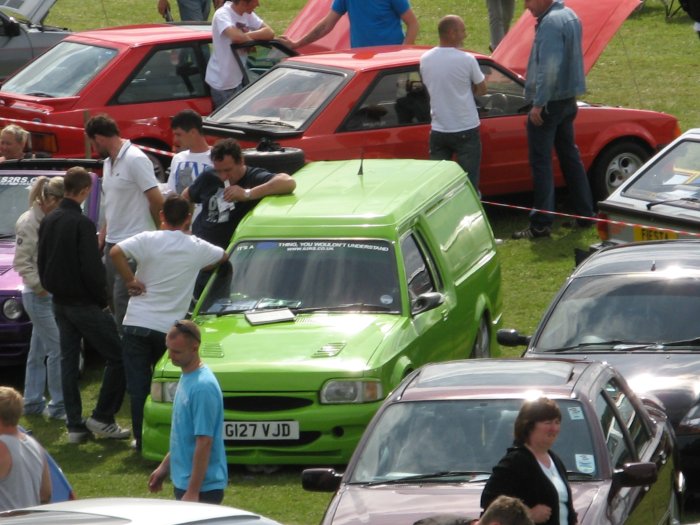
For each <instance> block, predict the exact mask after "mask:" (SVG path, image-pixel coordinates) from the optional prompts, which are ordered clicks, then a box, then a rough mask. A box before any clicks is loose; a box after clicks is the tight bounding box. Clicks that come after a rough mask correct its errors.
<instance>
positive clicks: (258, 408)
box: [224, 396, 313, 412]
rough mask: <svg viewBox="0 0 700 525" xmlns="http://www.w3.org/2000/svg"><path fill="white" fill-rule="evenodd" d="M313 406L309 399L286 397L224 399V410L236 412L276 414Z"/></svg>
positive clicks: (237, 397)
mask: <svg viewBox="0 0 700 525" xmlns="http://www.w3.org/2000/svg"><path fill="white" fill-rule="evenodd" d="M312 404H313V401H312V400H310V399H304V398H301V397H287V396H236V397H224V409H225V410H235V411H237V412H276V411H279V410H294V409H296V408H304V407H307V406H310V405H312Z"/></svg>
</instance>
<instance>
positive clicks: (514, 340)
mask: <svg viewBox="0 0 700 525" xmlns="http://www.w3.org/2000/svg"><path fill="white" fill-rule="evenodd" d="M496 340H497V341H498V344H499V345H501V346H527V345H529V344H530V336H529V335H521V334H520V332H518V331H517V330H514V329H512V328H503V329H501V330H499V331H498V332H496Z"/></svg>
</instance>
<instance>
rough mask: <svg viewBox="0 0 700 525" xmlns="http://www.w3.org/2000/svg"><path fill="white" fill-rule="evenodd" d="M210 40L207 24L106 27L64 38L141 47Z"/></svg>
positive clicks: (72, 40)
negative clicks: (202, 39) (201, 39)
mask: <svg viewBox="0 0 700 525" xmlns="http://www.w3.org/2000/svg"><path fill="white" fill-rule="evenodd" d="M207 37H209V38H211V26H210V25H209V24H205V23H202V24H194V23H188V24H141V25H131V26H118V27H107V28H104V29H93V30H90V31H81V32H79V33H73V34H72V35H70V36H69V37H67V38H66V40H67V41H70V42H83V41H85V40H91V41H103V42H105V43H118V44H123V45H128V46H133V47H135V46H143V45H152V44H161V43H167V42H181V41H188V40H196V39H200V38H207Z"/></svg>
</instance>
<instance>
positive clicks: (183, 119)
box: [167, 109, 213, 195]
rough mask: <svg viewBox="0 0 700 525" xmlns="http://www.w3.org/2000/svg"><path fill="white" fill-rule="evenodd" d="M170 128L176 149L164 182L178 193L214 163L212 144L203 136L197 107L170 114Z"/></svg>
mask: <svg viewBox="0 0 700 525" xmlns="http://www.w3.org/2000/svg"><path fill="white" fill-rule="evenodd" d="M170 129H171V130H172V132H173V143H174V144H175V147H176V148H177V149H178V151H179V153H177V154H176V155H175V156H174V157H173V161H172V163H171V164H170V176H169V177H168V183H167V186H168V189H169V190H170V191H172V192H174V193H177V194H178V195H180V194H181V193H182V192H183V191H185V188H187V187H189V186H190V184H192V183H193V182H194V179H196V178H197V177H199V175H200V174H201V173H202V172H203V171H204V170H205V169H206V168H208V167H211V166H213V163H212V161H211V156H210V152H211V147H210V146H209V144H208V143H207V141H206V139H205V138H204V129H203V128H202V116H201V115H200V114H199V113H197V112H196V111H193V110H191V109H184V110H182V111H180V112H179V113H178V114H177V115H175V116H174V117H173V118H172V121H171V122H170Z"/></svg>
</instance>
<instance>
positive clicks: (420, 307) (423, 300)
mask: <svg viewBox="0 0 700 525" xmlns="http://www.w3.org/2000/svg"><path fill="white" fill-rule="evenodd" d="M444 302H445V296H444V295H442V294H441V293H439V292H426V293H423V294H420V295H419V296H418V297H416V298H415V300H414V301H413V308H411V311H412V312H413V313H414V314H419V313H421V312H425V311H427V310H432V309H433V308H435V307H436V306H440V305H441V304H442V303H444Z"/></svg>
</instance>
